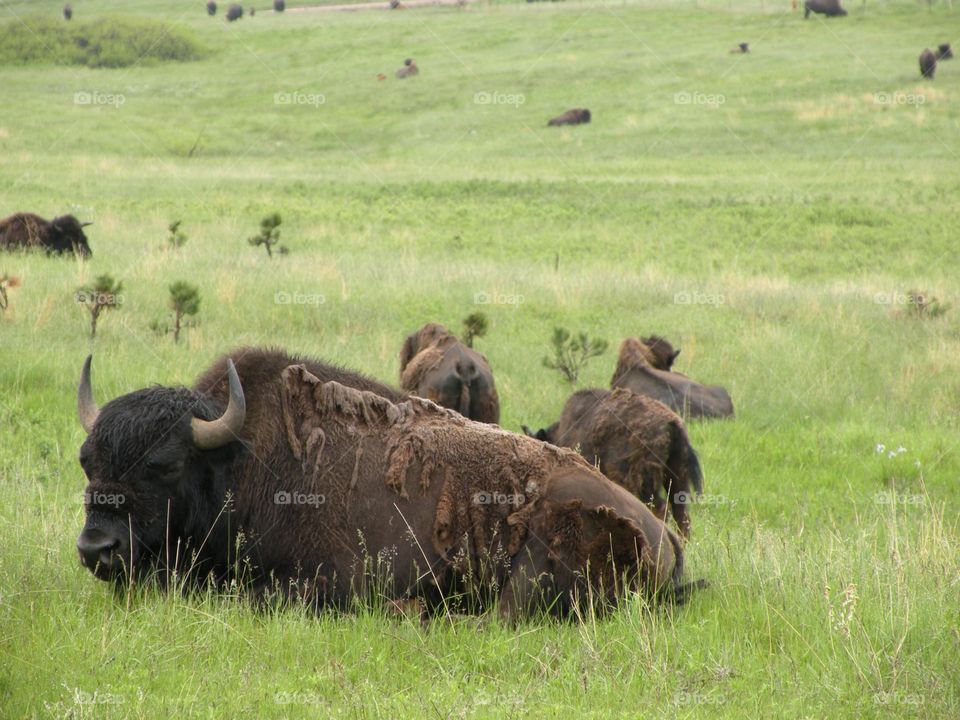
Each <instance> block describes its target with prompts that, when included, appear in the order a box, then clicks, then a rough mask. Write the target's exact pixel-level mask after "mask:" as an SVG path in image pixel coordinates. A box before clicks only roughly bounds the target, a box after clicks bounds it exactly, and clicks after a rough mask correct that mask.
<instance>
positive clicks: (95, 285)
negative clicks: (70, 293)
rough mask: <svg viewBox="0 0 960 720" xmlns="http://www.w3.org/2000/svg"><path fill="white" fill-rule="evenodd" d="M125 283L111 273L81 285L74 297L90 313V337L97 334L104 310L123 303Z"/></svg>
mask: <svg viewBox="0 0 960 720" xmlns="http://www.w3.org/2000/svg"><path fill="white" fill-rule="evenodd" d="M121 292H123V283H122V282H117V281H115V280H114V279H113V278H112V277H110V276H109V275H100V276H99V277H98V278H97V279H96V280H94V281H93V282H92V283H90V284H89V285H83V286H81V287H80V288H79V289H78V290H77V292H76V295H75V296H74V298H75V299H76V301H77V302H78V303H80V304H81V305H83V306H84V307H85V308H87V312H89V313H90V338H91V339H93V338H95V337H96V336H97V321H98V320H99V319H100V313H101V312H103V311H104V310H114V309H116V308H118V307H120V305H121V304H122V303H123V296H122V295H121V294H120V293H121Z"/></svg>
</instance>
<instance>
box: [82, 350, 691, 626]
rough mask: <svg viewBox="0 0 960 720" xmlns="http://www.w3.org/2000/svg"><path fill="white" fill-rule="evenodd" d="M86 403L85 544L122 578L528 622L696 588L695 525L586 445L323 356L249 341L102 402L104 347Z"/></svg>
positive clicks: (94, 568)
mask: <svg viewBox="0 0 960 720" xmlns="http://www.w3.org/2000/svg"><path fill="white" fill-rule="evenodd" d="M78 412H79V416H80V420H81V423H82V425H83V427H84V429H85V430H86V431H87V433H88V436H87V439H86V440H85V441H84V443H83V446H82V447H81V449H80V463H81V465H82V466H83V470H84V473H85V474H86V476H87V479H88V485H87V491H86V499H85V510H86V522H85V524H84V527H83V530H82V531H81V533H80V536H79V538H78V540H77V549H78V551H79V553H80V559H81V562H82V563H83V564H84V565H85V566H86V567H87V568H88V569H89V570H90V571H91V572H92V573H93V574H94V575H95V576H96V577H98V578H100V579H102V580H107V581H114V582H115V583H117V585H118V586H121V585H124V584H126V583H129V582H132V581H134V580H143V579H152V580H153V582H156V583H157V584H158V585H159V586H160V587H168V583H169V582H170V580H171V579H173V578H176V580H177V587H181V588H195V587H199V586H203V585H206V584H212V585H213V586H214V587H221V588H222V587H226V588H229V587H232V586H233V585H234V584H235V583H236V584H238V585H240V586H241V587H242V588H243V589H244V590H245V591H246V592H248V593H250V595H251V596H252V597H253V598H255V599H258V600H274V599H277V600H281V601H282V600H293V601H302V602H305V603H307V604H308V606H311V607H314V608H316V609H320V608H323V607H327V606H332V607H338V608H349V607H350V606H351V603H352V601H354V600H355V599H366V600H373V601H377V600H387V601H398V600H403V599H410V598H417V599H418V600H420V601H421V603H422V604H423V605H424V606H426V607H427V608H428V609H434V610H436V609H445V610H449V609H452V608H451V606H452V605H453V606H457V607H460V608H463V609H469V610H481V609H485V608H486V607H488V606H489V603H491V602H493V601H495V600H499V602H500V609H501V612H502V613H503V615H504V616H506V617H508V618H515V617H518V616H522V615H525V614H526V613H528V612H535V611H540V610H544V611H548V612H551V613H554V614H558V615H562V614H564V613H566V612H567V611H569V610H571V609H573V608H574V607H579V606H580V605H581V604H582V603H584V601H586V600H587V598H593V599H596V600H601V601H607V602H608V603H609V604H610V605H613V604H615V603H616V602H617V600H618V599H619V598H620V597H622V595H623V593H624V591H625V590H637V591H643V592H645V593H647V594H649V595H650V596H651V597H653V596H668V597H673V598H675V599H683V598H684V597H685V596H686V594H687V592H688V591H689V590H690V589H691V588H692V587H695V586H698V585H699V584H700V583H698V584H695V585H683V584H681V573H682V568H683V552H682V549H681V545H680V542H679V539H678V538H677V537H676V536H675V535H674V534H673V533H672V532H670V531H669V530H668V529H667V528H666V527H665V526H664V525H663V523H662V522H661V521H660V520H658V519H657V518H656V517H655V516H654V515H653V513H651V512H650V511H649V509H648V508H647V507H646V506H645V505H644V504H643V503H641V502H640V501H639V500H637V499H636V498H635V497H634V496H633V495H631V494H630V493H628V492H627V491H626V490H624V489H623V488H621V487H619V486H617V485H615V484H613V483H611V482H610V481H608V480H607V479H606V478H604V477H603V476H602V475H600V474H599V472H597V471H596V470H595V469H594V468H592V467H590V466H589V465H588V464H587V463H586V462H584V460H583V458H581V457H580V456H578V455H576V454H575V453H573V452H571V451H569V450H564V449H560V448H556V447H554V446H552V445H548V444H545V443H540V442H536V441H534V440H531V439H529V438H525V437H523V436H520V435H516V434H513V433H508V432H506V431H504V430H501V429H500V428H496V427H491V426H489V425H483V424H480V423H475V422H472V421H470V420H467V419H465V418H463V417H461V416H460V415H457V414H456V413H453V412H451V411H449V410H445V409H443V408H440V407H439V406H437V405H435V404H434V403H432V402H429V401H427V400H422V399H420V398H405V397H404V396H403V395H401V394H400V393H398V392H397V391H395V390H392V389H391V388H389V387H386V386H384V385H381V384H379V383H377V382H375V381H373V380H369V379H367V378H365V377H363V376H361V375H357V374H355V373H352V372H349V371H347V370H343V369H341V368H337V367H334V366H331V365H327V364H324V363H322V362H317V361H313V360H307V359H305V358H301V357H296V356H290V355H287V354H285V353H283V352H281V351H268V350H257V349H243V350H237V351H235V352H234V353H232V354H231V356H230V357H229V358H226V357H225V358H221V359H220V360H219V361H217V362H216V363H215V364H214V365H213V366H212V367H211V368H210V369H209V370H208V371H207V372H206V373H204V374H203V375H202V376H201V377H200V379H199V380H198V381H197V383H196V385H195V386H194V387H193V389H187V388H182V387H180V388H167V387H160V386H153V387H151V388H147V389H144V390H138V391H135V392H132V393H129V394H127V395H123V396H121V397H119V398H117V399H115V400H113V401H111V402H109V403H107V404H106V405H104V406H103V407H102V408H97V406H96V405H95V403H94V401H93V392H92V388H91V382H90V359H89V358H88V359H87V362H86V363H85V364H84V368H83V373H82V375H81V380H80V386H79V390H78ZM174 573H176V574H174ZM601 604H602V605H604V606H606V605H607V603H601Z"/></svg>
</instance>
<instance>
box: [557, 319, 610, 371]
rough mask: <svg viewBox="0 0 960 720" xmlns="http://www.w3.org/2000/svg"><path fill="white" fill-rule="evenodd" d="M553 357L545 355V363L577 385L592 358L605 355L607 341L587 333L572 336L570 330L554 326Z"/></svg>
mask: <svg viewBox="0 0 960 720" xmlns="http://www.w3.org/2000/svg"><path fill="white" fill-rule="evenodd" d="M551 344H552V345H553V357H552V358H551V357H545V358H544V359H543V364H544V366H545V367H548V368H550V369H551V370H556V371H558V372H559V373H560V374H561V375H562V376H563V378H564V379H565V380H566V381H567V382H568V383H570V384H571V385H576V383H577V379H578V378H579V377H580V371H581V370H583V368H584V366H585V365H586V364H587V362H589V361H590V359H591V358H595V357H597V356H598V355H603V353H605V352H606V351H607V345H608V343H607V341H606V340H599V339H594V340H591V339H590V338H588V337H587V334H586V333H582V332H581V333H578V334H577V336H576V337H572V336H571V334H570V331H569V330H565V329H564V328H554V329H553V338H552V339H551Z"/></svg>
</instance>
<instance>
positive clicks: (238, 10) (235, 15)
mask: <svg viewBox="0 0 960 720" xmlns="http://www.w3.org/2000/svg"><path fill="white" fill-rule="evenodd" d="M242 17H243V6H242V5H238V4H236V3H233V4H232V5H230V7H228V8H227V21H228V22H233V21H234V20H239V19H240V18H242Z"/></svg>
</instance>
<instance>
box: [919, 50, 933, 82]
mask: <svg viewBox="0 0 960 720" xmlns="http://www.w3.org/2000/svg"><path fill="white" fill-rule="evenodd" d="M936 72H937V56H936V55H934V54H933V51H931V50H930V48H924V51H923V52H922V53H920V75H921V76H922V77H925V78H928V79H930V80H933V76H934V74H935V73H936Z"/></svg>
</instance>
